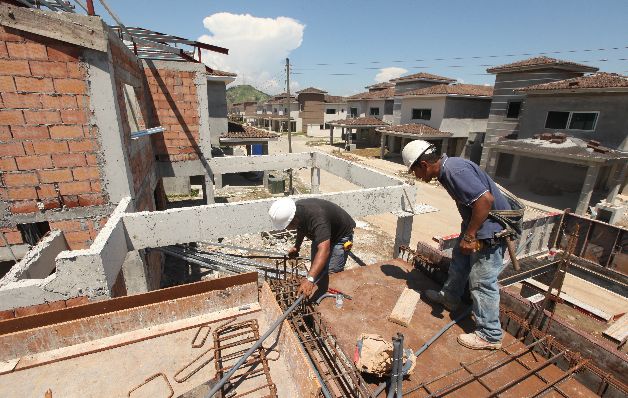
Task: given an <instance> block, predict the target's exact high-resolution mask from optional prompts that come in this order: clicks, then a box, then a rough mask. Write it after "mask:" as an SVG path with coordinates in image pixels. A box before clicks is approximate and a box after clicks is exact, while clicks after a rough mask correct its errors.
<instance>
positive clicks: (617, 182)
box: [606, 162, 628, 204]
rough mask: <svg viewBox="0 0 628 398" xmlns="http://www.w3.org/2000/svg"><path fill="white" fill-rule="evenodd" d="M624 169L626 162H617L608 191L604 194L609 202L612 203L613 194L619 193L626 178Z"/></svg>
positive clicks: (627, 166)
mask: <svg viewBox="0 0 628 398" xmlns="http://www.w3.org/2000/svg"><path fill="white" fill-rule="evenodd" d="M626 169H628V163H625V162H624V163H623V164H618V165H617V167H616V169H615V173H614V176H613V179H612V185H611V187H610V190H609V191H608V195H607V196H606V201H607V202H608V203H610V204H613V201H615V196H617V194H618V193H619V190H620V189H621V186H622V184H623V183H624V180H625V179H626Z"/></svg>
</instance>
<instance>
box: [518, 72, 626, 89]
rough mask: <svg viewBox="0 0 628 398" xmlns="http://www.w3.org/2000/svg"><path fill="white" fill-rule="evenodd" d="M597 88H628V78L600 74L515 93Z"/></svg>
mask: <svg viewBox="0 0 628 398" xmlns="http://www.w3.org/2000/svg"><path fill="white" fill-rule="evenodd" d="M596 88H628V76H623V75H620V74H617V73H606V72H599V73H595V74H592V75H587V76H580V77H574V78H572V79H565V80H558V81H555V82H550V83H543V84H535V85H533V86H528V87H523V88H520V89H518V90H515V91H536V90H539V91H541V90H542V91H553V90H582V89H596Z"/></svg>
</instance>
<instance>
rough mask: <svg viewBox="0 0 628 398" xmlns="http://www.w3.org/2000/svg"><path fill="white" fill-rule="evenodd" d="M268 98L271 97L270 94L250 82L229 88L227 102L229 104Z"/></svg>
mask: <svg viewBox="0 0 628 398" xmlns="http://www.w3.org/2000/svg"><path fill="white" fill-rule="evenodd" d="M268 98H270V95H268V94H266V93H263V92H261V91H259V90H258V89H256V88H255V87H253V86H251V85H248V84H242V85H240V86H233V87H229V88H228V89H227V103H228V104H229V105H231V104H233V103H238V102H244V101H256V102H259V101H266V100H267V99H268Z"/></svg>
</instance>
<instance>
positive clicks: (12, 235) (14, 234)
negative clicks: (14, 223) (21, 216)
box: [4, 231, 24, 245]
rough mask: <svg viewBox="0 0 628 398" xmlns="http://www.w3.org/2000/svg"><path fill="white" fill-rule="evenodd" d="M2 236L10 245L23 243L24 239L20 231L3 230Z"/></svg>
mask: <svg viewBox="0 0 628 398" xmlns="http://www.w3.org/2000/svg"><path fill="white" fill-rule="evenodd" d="M4 237H5V238H6V239H7V242H9V244H10V245H20V244H22V243H24V240H22V233H21V232H20V231H9V232H5V233H4Z"/></svg>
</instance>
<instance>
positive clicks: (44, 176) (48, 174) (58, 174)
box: [37, 169, 72, 183]
mask: <svg viewBox="0 0 628 398" xmlns="http://www.w3.org/2000/svg"><path fill="white" fill-rule="evenodd" d="M37 174H39V180H40V181H41V182H43V183H51V182H68V181H72V172H71V171H70V169H55V170H39V171H38V172H37Z"/></svg>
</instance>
